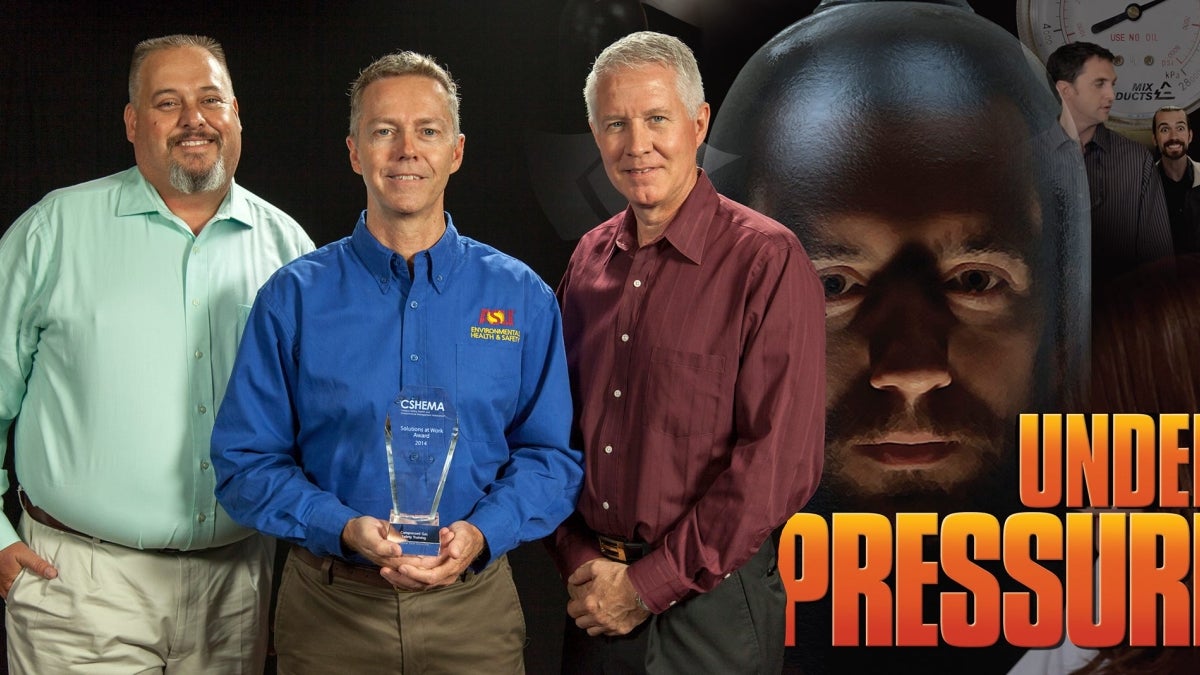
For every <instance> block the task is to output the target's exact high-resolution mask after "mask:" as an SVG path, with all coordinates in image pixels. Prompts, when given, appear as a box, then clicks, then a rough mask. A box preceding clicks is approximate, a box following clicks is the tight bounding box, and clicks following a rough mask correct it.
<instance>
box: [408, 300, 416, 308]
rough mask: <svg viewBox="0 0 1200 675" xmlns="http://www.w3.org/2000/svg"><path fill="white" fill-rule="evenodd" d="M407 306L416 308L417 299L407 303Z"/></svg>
mask: <svg viewBox="0 0 1200 675" xmlns="http://www.w3.org/2000/svg"><path fill="white" fill-rule="evenodd" d="M408 306H409V307H412V308H413V309H416V308H417V301H416V300H413V301H412V302H410V303H408Z"/></svg>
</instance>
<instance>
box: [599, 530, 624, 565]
mask: <svg viewBox="0 0 1200 675" xmlns="http://www.w3.org/2000/svg"><path fill="white" fill-rule="evenodd" d="M596 538H597V539H598V540H599V541H600V552H601V553H603V554H604V557H606V558H609V559H611V560H616V561H617V562H623V563H628V562H629V554H628V552H627V551H626V550H625V542H623V541H621V540H620V539H614V538H612V537H606V536H604V535H602V534H598V535H596Z"/></svg>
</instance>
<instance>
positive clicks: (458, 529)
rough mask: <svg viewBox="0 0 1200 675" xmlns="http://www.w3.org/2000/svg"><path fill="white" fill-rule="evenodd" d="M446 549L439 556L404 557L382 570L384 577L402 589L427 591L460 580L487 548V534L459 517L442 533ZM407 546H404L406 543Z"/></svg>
mask: <svg viewBox="0 0 1200 675" xmlns="http://www.w3.org/2000/svg"><path fill="white" fill-rule="evenodd" d="M438 538H439V540H440V543H441V546H442V552H441V554H440V555H438V556H437V557H432V556H407V555H406V556H403V557H402V558H401V561H400V563H399V564H398V565H396V566H388V567H386V568H385V569H383V570H381V574H383V578H384V579H387V580H388V581H390V582H392V585H393V586H396V587H398V588H407V589H409V590H425V589H427V588H435V587H437V586H449V585H450V584H452V583H454V582H456V581H458V577H459V575H461V574H462V573H463V572H464V571H465V570H466V569H467V566H468V565H470V564H471V563H472V562H474V561H475V558H477V557H478V556H479V554H480V552H482V551H483V547H484V544H485V543H487V542H486V541H485V540H484V537H483V533H482V532H480V531H479V528H478V527H475V526H474V525H472V524H471V523H468V522H467V521H465V520H458V521H455V522H453V523H450V525H449V527H443V528H442V529H441V531H440V532H438ZM402 547H403V546H402Z"/></svg>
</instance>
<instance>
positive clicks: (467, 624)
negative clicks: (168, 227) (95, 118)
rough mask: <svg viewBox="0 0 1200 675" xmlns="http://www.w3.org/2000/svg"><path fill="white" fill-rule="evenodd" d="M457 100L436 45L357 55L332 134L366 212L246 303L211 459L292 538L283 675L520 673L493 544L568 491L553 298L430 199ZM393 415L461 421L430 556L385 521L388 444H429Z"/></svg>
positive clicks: (516, 637) (236, 505) (257, 517)
mask: <svg viewBox="0 0 1200 675" xmlns="http://www.w3.org/2000/svg"><path fill="white" fill-rule="evenodd" d="M458 109H459V101H458V95H457V87H456V85H455V83H454V81H453V80H452V79H451V78H450V75H449V73H447V72H446V71H445V70H444V69H443V68H442V67H440V66H439V65H438V64H436V63H435V62H434V61H433V60H432V59H430V58H428V57H425V56H422V55H419V54H415V53H412V52H401V53H396V54H391V55H388V56H385V57H383V58H381V59H379V60H377V61H376V62H374V63H372V64H371V65H370V66H368V67H367V68H366V69H364V70H363V71H362V73H361V74H360V75H359V77H358V79H357V80H356V81H355V83H354V85H353V87H352V90H351V112H350V132H349V136H348V137H347V139H346V145H347V147H348V149H349V154H350V164H351V166H352V167H353V169H354V171H355V172H356V173H359V174H361V175H362V177H363V182H364V184H365V185H366V191H367V208H366V210H365V211H364V212H363V213H362V215H361V216H360V217H359V219H358V223H357V225H356V226H355V229H354V233H353V234H352V235H351V236H349V237H347V238H345V239H342V240H340V241H337V242H334V243H333V244H330V245H328V246H326V247H324V248H322V249H320V250H319V251H317V252H315V253H313V254H312V255H309V256H306V257H304V258H303V259H301V260H298V261H296V262H295V263H293V264H291V265H289V266H287V267H285V268H284V269H282V270H281V271H280V272H279V273H278V274H276V275H275V276H274V277H273V278H272V279H271V280H270V281H269V282H268V283H267V284H266V285H265V286H264V287H263V289H262V291H261V292H260V294H259V296H258V299H257V300H256V301H255V304H254V309H253V310H252V311H251V313H250V319H249V322H248V324H247V327H246V332H245V336H244V339H243V346H242V350H241V354H240V356H239V360H238V363H237V367H236V368H235V369H234V373H233V375H232V376H231V379H230V385H229V392H228V394H227V396H226V399H225V403H224V404H223V406H222V410H221V417H220V419H219V420H218V422H217V426H216V429H215V431H214V434H213V464H214V468H215V469H216V471H217V475H218V483H217V495H218V497H219V499H220V500H221V503H222V504H223V505H224V506H225V507H226V508H227V509H228V510H229V512H230V514H231V515H232V516H233V517H234V518H235V519H237V520H238V521H239V522H241V523H243V524H245V525H247V526H252V527H255V528H257V529H259V530H261V531H263V532H265V533H267V534H270V535H273V536H276V537H279V538H281V539H284V540H286V541H289V542H291V543H292V544H294V545H293V546H292V547H291V551H290V554H289V557H288V560H287V563H286V565H285V567H284V572H283V579H282V582H281V586H280V592H279V604H278V607H277V610H276V634H275V637H276V647H277V651H278V653H279V668H280V672H338V671H342V672H353V673H372V672H387V673H392V672H396V671H397V670H404V671H408V670H410V669H411V670H413V671H424V670H428V669H440V670H441V671H456V672H482V671H484V670H489V671H496V672H520V671H521V670H522V668H523V660H522V657H523V655H522V650H523V648H524V642H525V634H524V633H525V629H524V623H523V617H522V614H521V607H520V603H519V601H518V598H517V595H516V589H515V588H514V587H513V584H512V580H511V573H510V570H509V567H508V563H507V560H506V558H505V554H506V553H507V552H508V551H509V550H511V549H513V548H514V547H516V546H517V545H518V544H519V543H521V542H523V541H528V540H532V539H537V538H540V537H543V536H545V535H546V534H549V533H550V532H551V531H552V530H553V528H554V527H556V526H557V525H558V524H559V523H560V522H561V521H562V520H563V519H564V518H566V516H567V515H568V514H569V513H570V512H571V510H572V508H573V507H574V504H575V498H576V496H577V495H578V492H579V487H580V480H581V474H582V467H581V459H580V456H579V453H578V452H577V451H574V450H571V449H570V448H569V447H568V433H569V426H570V415H571V409H570V390H569V387H568V384H567V371H566V361H565V356H564V352H563V347H562V322H561V318H560V314H559V310H558V307H557V304H556V302H555V298H554V295H553V293H552V292H551V290H550V289H549V287H547V286H546V284H545V283H544V282H542V281H541V280H540V279H539V278H538V277H537V276H536V275H535V274H534V272H533V271H532V270H530V269H529V268H528V267H527V266H525V265H524V264H522V263H520V262H518V261H517V260H515V259H513V258H511V257H509V256H506V255H504V254H502V253H500V252H499V251H496V250H495V249H493V248H491V247H489V246H486V245H483V244H481V243H479V242H477V241H474V240H472V239H470V238H467V237H464V236H461V235H460V234H459V233H458V230H457V229H456V228H455V226H454V224H453V221H452V220H451V218H450V216H449V214H448V213H446V212H445V211H444V210H443V202H444V193H445V189H446V184H447V182H448V180H449V178H450V175H451V174H453V173H454V172H456V171H457V170H458V169H459V167H460V166H461V164H462V159H463V150H464V147H465V137H464V136H463V135H462V134H461V133H460V130H459V115H458ZM405 409H410V410H418V411H420V410H433V409H436V410H437V411H438V412H443V411H444V412H445V413H446V414H445V415H443V416H441V417H443V418H449V419H450V420H451V422H453V427H454V428H453V429H452V430H449V431H446V433H444V434H443V435H442V440H443V442H444V443H446V445H445V446H444V447H443V448H442V450H443V451H446V450H450V451H452V452H453V456H452V461H451V464H450V466H449V470H448V474H447V476H446V479H445V487H444V492H442V493H441V501H440V508H438V514H439V516H440V524H441V526H442V527H441V529H440V532H439V533H438V536H439V537H440V544H441V551H440V554H439V555H437V556H424V557H421V556H414V555H411V554H410V553H408V552H406V551H405V548H406V547H407V546H409V543H408V542H400V543H399V544H397V542H396V541H395V539H396V536H395V534H394V533H393V530H392V526H391V525H390V523H389V521H388V516H389V507H391V506H392V505H393V501H392V497H393V495H392V492H391V490H390V489H389V482H390V481H389V477H390V475H391V474H392V473H393V472H392V469H391V466H390V465H391V464H392V462H391V459H392V458H391V457H390V456H389V452H390V451H391V449H392V448H391V447H390V444H392V443H393V441H394V444H395V448H394V449H395V452H396V464H397V466H399V465H401V463H403V462H405V461H407V460H408V459H409V458H410V457H413V458H424V457H425V456H426V455H425V450H424V449H421V448H419V447H417V446H420V445H422V444H423V443H424V444H426V445H428V444H431V443H432V444H435V445H436V443H437V441H438V438H437V435H436V434H434V436H435V438H434V439H433V440H432V441H431V440H430V439H428V438H423V437H420V436H418V435H417V434H418V433H423V434H424V435H425V436H429V435H430V433H429V432H427V431H426V432H421V431H418V432H413V429H426V427H425V426H421V425H417V424H415V423H411V422H408V423H406V422H405V421H404V420H405V419H406V418H405V417H404V413H403V410H405ZM451 410H452V411H453V412H452V413H451V412H449V411H451ZM398 411H399V412H398ZM385 427H386V430H385ZM385 448H386V449H385ZM395 475H397V476H399V475H400V473H399V472H398V471H397V472H396V473H395ZM483 618H485V620H484V623H483V624H482V625H483V626H484V627H483V629H481V623H480V621H481V619H483Z"/></svg>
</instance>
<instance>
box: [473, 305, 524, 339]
mask: <svg viewBox="0 0 1200 675" xmlns="http://www.w3.org/2000/svg"><path fill="white" fill-rule="evenodd" d="M515 313H516V312H515V311H514V310H512V309H490V308H484V309H481V310H479V321H477V322H476V323H477V324H478V325H475V326H471V338H472V339H475V340H493V341H497V342H520V341H521V331H519V330H517V329H516V328H501V327H500V326H512V325H513V315H514V314H515Z"/></svg>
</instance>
